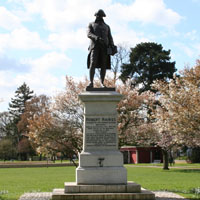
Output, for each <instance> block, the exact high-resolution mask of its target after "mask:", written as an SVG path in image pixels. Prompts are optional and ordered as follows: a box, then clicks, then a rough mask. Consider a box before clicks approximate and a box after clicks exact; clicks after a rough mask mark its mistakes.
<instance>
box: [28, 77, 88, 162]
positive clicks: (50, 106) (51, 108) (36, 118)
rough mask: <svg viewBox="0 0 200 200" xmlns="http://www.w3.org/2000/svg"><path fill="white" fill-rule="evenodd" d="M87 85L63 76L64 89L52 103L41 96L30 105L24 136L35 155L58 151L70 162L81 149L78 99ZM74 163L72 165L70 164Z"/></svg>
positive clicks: (80, 121) (81, 112)
mask: <svg viewBox="0 0 200 200" xmlns="http://www.w3.org/2000/svg"><path fill="white" fill-rule="evenodd" d="M87 84H88V82H79V83H76V82H75V81H74V80H73V79H72V78H70V77H66V90H65V92H63V93H60V94H58V95H57V96H56V97H55V98H54V99H53V101H50V100H49V98H43V96H40V97H37V98H36V99H34V100H32V102H30V105H31V106H29V108H31V110H32V111H30V110H27V112H28V113H32V116H31V117H29V119H28V123H29V133H28V136H29V138H30V140H31V141H32V144H33V145H34V146H35V148H36V149H37V151H38V152H40V153H52V152H61V153H62V154H63V155H64V156H67V157H69V158H70V160H72V161H73V158H74V155H77V154H78V152H80V151H81V149H82V132H83V105H82V104H81V103H80V101H79V100H78V94H80V93H81V92H82V91H83V90H84V89H85V87H86V85H87ZM74 164H75V163H74Z"/></svg>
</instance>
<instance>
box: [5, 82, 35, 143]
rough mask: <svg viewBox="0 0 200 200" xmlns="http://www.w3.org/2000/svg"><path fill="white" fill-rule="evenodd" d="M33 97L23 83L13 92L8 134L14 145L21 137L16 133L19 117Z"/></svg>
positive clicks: (31, 92)
mask: <svg viewBox="0 0 200 200" xmlns="http://www.w3.org/2000/svg"><path fill="white" fill-rule="evenodd" d="M32 97H33V91H32V90H30V88H29V87H28V86H27V85H26V83H23V84H22V85H21V86H20V87H19V88H17V90H16V91H15V97H14V98H11V103H9V108H8V110H9V114H10V117H11V123H10V133H11V135H12V137H13V139H14V141H15V143H16V145H17V144H18V143H19V141H20V140H21V138H22V135H21V134H20V132H19V131H18V128H17V124H18V122H19V121H20V118H21V115H22V114H23V112H24V111H25V105H26V102H27V101H28V100H30V99H31V98H32Z"/></svg>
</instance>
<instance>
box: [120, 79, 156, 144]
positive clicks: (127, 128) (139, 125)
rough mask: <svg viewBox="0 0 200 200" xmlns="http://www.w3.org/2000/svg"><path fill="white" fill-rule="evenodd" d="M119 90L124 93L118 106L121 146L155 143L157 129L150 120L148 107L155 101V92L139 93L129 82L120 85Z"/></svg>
mask: <svg viewBox="0 0 200 200" xmlns="http://www.w3.org/2000/svg"><path fill="white" fill-rule="evenodd" d="M117 90H118V92H119V93H121V94H122V95H123V99H122V100H121V101H120V103H119V104H118V108H117V109H118V113H119V117H118V122H119V124H118V130H119V141H120V146H122V145H152V144H154V143H155V138H156V131H155V130H154V128H153V126H152V123H151V121H150V120H149V116H148V109H147V108H148V107H149V106H150V105H152V104H153V102H154V94H153V93H151V92H144V93H142V94H139V92H138V90H136V89H133V88H132V87H131V84H130V83H129V82H126V84H122V85H118V89H117Z"/></svg>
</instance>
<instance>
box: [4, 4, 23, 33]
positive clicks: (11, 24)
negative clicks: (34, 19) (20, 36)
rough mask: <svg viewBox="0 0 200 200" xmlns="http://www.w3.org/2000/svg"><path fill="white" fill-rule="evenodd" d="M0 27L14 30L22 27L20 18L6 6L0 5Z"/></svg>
mask: <svg viewBox="0 0 200 200" xmlns="http://www.w3.org/2000/svg"><path fill="white" fill-rule="evenodd" d="M0 27H2V28H4V29H7V30H13V29H15V28H19V27H21V22H20V19H19V18H18V17H17V16H16V15H14V14H13V13H12V12H10V11H9V10H7V9H6V8H4V7H0Z"/></svg>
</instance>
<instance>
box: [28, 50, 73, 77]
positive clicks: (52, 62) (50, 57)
mask: <svg viewBox="0 0 200 200" xmlns="http://www.w3.org/2000/svg"><path fill="white" fill-rule="evenodd" d="M28 63H29V64H30V65H31V66H32V71H33V72H34V73H38V74H43V75H45V73H46V72H50V71H52V70H57V71H59V70H63V69H64V70H66V69H67V68H68V67H69V66H70V65H71V59H69V58H68V57H67V56H66V55H65V54H63V53H57V52H50V53H47V54H45V55H44V56H42V57H40V58H38V59H35V60H29V61H28Z"/></svg>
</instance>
